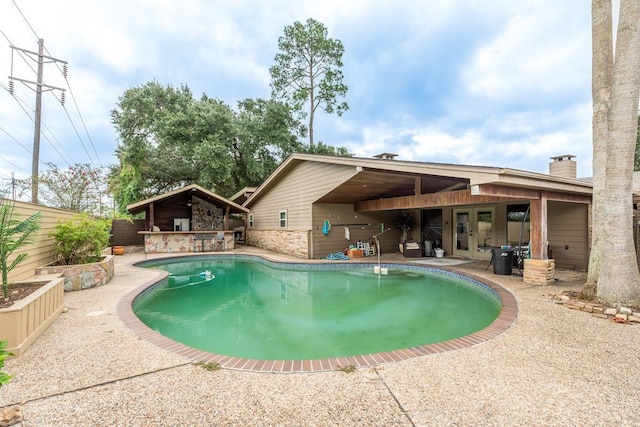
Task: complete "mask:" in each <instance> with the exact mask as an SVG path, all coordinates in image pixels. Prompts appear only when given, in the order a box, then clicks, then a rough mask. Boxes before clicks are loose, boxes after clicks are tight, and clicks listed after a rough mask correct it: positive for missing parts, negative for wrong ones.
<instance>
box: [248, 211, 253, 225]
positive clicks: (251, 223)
mask: <svg viewBox="0 0 640 427" xmlns="http://www.w3.org/2000/svg"><path fill="white" fill-rule="evenodd" d="M249 227H250V228H253V214H249Z"/></svg>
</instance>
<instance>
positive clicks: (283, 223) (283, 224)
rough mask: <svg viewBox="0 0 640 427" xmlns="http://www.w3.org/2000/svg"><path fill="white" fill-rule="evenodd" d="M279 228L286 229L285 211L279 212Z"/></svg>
mask: <svg viewBox="0 0 640 427" xmlns="http://www.w3.org/2000/svg"><path fill="white" fill-rule="evenodd" d="M280 228H287V211H280Z"/></svg>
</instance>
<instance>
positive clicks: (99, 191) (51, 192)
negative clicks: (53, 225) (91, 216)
mask: <svg viewBox="0 0 640 427" xmlns="http://www.w3.org/2000/svg"><path fill="white" fill-rule="evenodd" d="M48 166H49V167H50V169H49V170H47V171H45V172H43V173H42V174H40V177H39V189H40V197H39V199H40V202H41V203H43V204H45V205H47V206H53V207H56V208H61V209H69V210H72V211H78V212H92V213H96V214H103V213H104V210H106V209H107V208H108V206H106V204H105V203H103V199H104V196H105V194H106V191H107V187H106V185H105V178H106V176H105V173H104V172H103V170H102V169H94V168H92V167H91V166H90V165H89V164H86V163H76V164H74V165H73V166H71V167H69V168H68V169H59V168H58V167H57V166H56V165H54V164H52V163H48ZM18 185H19V186H20V187H21V188H22V189H23V190H27V189H30V188H31V178H28V179H25V180H21V181H19V182H18Z"/></svg>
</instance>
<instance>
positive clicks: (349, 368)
mask: <svg viewBox="0 0 640 427" xmlns="http://www.w3.org/2000/svg"><path fill="white" fill-rule="evenodd" d="M338 371H342V372H344V373H345V374H350V373H352V372H355V371H356V365H354V364H351V365H347V366H338Z"/></svg>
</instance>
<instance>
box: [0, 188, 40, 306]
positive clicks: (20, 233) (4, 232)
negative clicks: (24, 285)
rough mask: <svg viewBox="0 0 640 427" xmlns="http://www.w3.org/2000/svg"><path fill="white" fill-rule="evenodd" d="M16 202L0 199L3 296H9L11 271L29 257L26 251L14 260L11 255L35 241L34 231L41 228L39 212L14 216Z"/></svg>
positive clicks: (0, 269)
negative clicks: (28, 215)
mask: <svg viewBox="0 0 640 427" xmlns="http://www.w3.org/2000/svg"><path fill="white" fill-rule="evenodd" d="M14 209H15V204H14V203H8V202H7V201H6V200H5V199H0V271H2V296H3V298H4V299H5V300H7V299H8V298H9V272H10V271H11V270H13V269H14V268H15V267H16V266H17V265H18V264H20V263H21V262H22V261H24V259H25V258H26V257H27V254H26V253H25V252H22V253H20V254H17V255H16V256H15V258H13V260H11V261H9V257H10V256H11V254H13V252H14V251H15V250H17V249H19V248H21V247H23V246H25V245H29V244H31V243H33V240H32V237H33V233H35V232H36V231H38V230H40V217H41V216H42V214H41V213H40V212H37V213H35V214H33V215H31V216H30V217H28V218H26V219H24V220H19V219H16V218H14V215H13V213H14Z"/></svg>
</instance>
